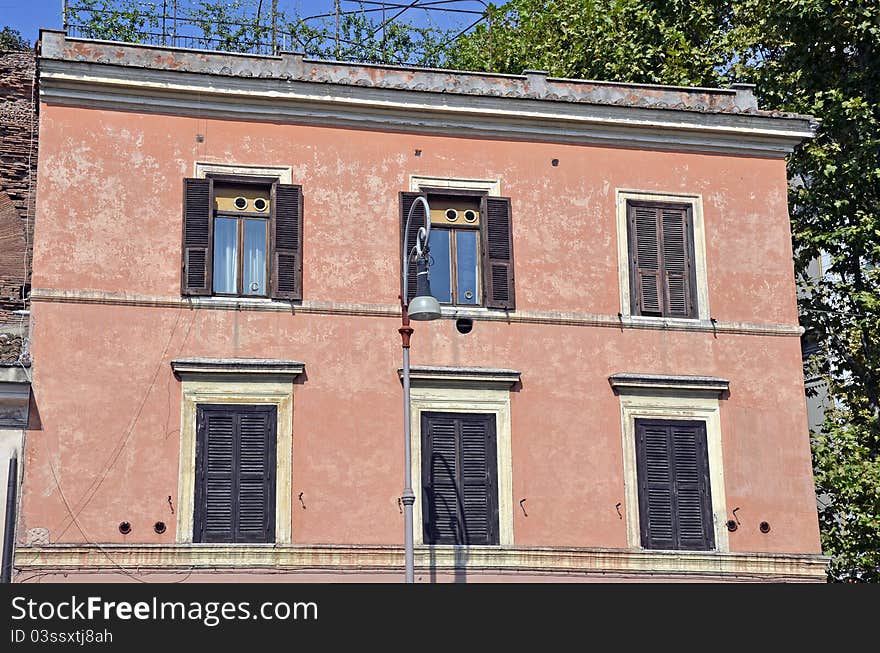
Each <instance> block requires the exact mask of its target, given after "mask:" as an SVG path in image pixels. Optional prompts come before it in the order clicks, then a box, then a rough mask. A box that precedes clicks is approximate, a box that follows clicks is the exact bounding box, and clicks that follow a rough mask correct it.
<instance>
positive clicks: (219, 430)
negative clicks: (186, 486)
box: [193, 404, 277, 543]
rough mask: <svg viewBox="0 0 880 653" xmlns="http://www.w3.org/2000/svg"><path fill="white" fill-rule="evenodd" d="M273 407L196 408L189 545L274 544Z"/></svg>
mask: <svg viewBox="0 0 880 653" xmlns="http://www.w3.org/2000/svg"><path fill="white" fill-rule="evenodd" d="M276 421H277V409H276V407H275V406H264V405H231V404H199V406H198V410H197V415H196V487H195V511H194V515H193V542H252V543H260V542H274V541H275V449H276Z"/></svg>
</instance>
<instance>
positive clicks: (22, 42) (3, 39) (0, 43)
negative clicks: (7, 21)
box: [0, 27, 31, 51]
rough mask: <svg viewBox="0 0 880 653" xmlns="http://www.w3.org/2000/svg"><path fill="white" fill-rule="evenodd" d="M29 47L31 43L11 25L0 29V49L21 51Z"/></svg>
mask: <svg viewBox="0 0 880 653" xmlns="http://www.w3.org/2000/svg"><path fill="white" fill-rule="evenodd" d="M30 49H31V44H30V43H28V42H27V39H25V38H24V37H23V36H22V35H21V32H19V31H18V30H15V29H12V28H11V27H4V28H3V29H0V51H4V50H7V51H8V50H13V51H23V50H30Z"/></svg>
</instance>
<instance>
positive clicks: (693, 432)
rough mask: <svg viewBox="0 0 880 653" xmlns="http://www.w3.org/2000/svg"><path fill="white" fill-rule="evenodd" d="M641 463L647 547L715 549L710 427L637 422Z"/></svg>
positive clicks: (641, 505) (642, 517) (642, 522)
mask: <svg viewBox="0 0 880 653" xmlns="http://www.w3.org/2000/svg"><path fill="white" fill-rule="evenodd" d="M636 458H637V474H638V487H639V521H640V526H641V537H642V546H643V547H645V548H647V549H676V550H678V549H684V550H709V549H713V548H714V546H715V535H714V528H713V520H712V498H711V492H710V486H709V463H708V454H707V450H706V425H705V423H704V422H697V421H694V422H671V421H661V420H636Z"/></svg>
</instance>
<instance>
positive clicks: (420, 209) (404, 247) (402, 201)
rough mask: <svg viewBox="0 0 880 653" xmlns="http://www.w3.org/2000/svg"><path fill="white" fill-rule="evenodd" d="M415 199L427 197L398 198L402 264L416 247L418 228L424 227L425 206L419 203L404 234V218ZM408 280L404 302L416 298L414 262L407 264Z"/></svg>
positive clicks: (401, 290) (411, 194) (417, 195)
mask: <svg viewBox="0 0 880 653" xmlns="http://www.w3.org/2000/svg"><path fill="white" fill-rule="evenodd" d="M417 197H425V198H427V195H426V194H425V193H407V192H401V193H400V197H399V205H400V238H399V240H400V247H401V249H400V261H401V263H403V261H404V260H406V259H407V257H408V256H409V253H410V252H411V251H412V249H413V247H415V246H416V238H417V237H418V232H419V227H424V226H425V220H426V216H425V206H424V204H422V203H421V202H419V204H418V205H417V206H416V208H415V210H414V211H413V215H412V220H410V223H409V233H408V234H406V218H407V216H408V215H409V211H410V209H411V208H412V205H413V203H414V202H415V201H416V198H417ZM404 234H406V235H407V241H406V242H405V243H404V242H403V238H404ZM407 274H408V276H409V278H408V280H407V284H408V285H407V293H406V294H407V297H406V301H407V303H409V301H410V300H411V299H412V298H413V297H415V296H416V264H415V263H414V262H410V263H409V264H408V272H407ZM400 294H401V295H403V277H402V275H401V286H400Z"/></svg>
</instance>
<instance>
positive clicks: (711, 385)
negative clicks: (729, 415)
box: [608, 372, 730, 397]
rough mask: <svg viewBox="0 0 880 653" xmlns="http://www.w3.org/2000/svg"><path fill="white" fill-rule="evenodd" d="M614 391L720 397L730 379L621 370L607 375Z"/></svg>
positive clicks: (726, 388)
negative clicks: (699, 394)
mask: <svg viewBox="0 0 880 653" xmlns="http://www.w3.org/2000/svg"><path fill="white" fill-rule="evenodd" d="M608 382H609V383H610V384H611V387H612V388H613V389H614V391H615V393H617V394H620V393H625V392H633V391H641V392H647V393H658V392H668V393H678V394H682V393H689V394H693V393H705V394H706V395H707V396H710V397H711V396H714V397H720V396H721V395H722V394H723V393H724V392H726V391H727V390H729V389H730V381H728V380H727V379H720V378H718V377H715V376H679V375H669V374H631V373H628V372H621V373H619V374H612V375H611V376H609V377H608Z"/></svg>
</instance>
